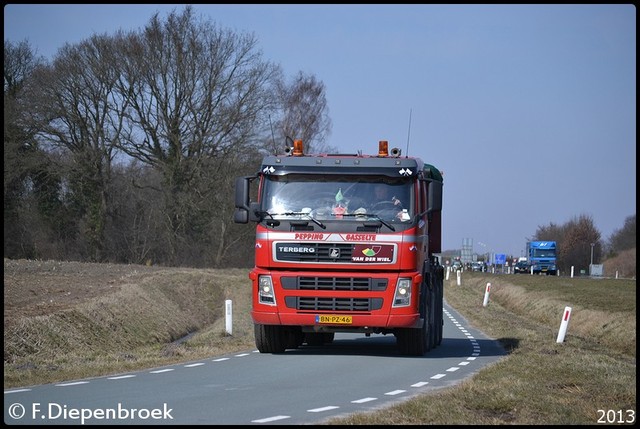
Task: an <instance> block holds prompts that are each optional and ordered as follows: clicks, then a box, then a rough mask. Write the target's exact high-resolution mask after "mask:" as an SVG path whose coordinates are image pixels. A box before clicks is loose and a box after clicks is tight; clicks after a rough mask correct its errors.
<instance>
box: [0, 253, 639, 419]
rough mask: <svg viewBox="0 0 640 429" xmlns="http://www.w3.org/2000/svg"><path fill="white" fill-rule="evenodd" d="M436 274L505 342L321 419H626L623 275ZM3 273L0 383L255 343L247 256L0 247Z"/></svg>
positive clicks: (628, 294) (631, 365)
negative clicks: (103, 257) (410, 391)
mask: <svg viewBox="0 0 640 429" xmlns="http://www.w3.org/2000/svg"><path fill="white" fill-rule="evenodd" d="M445 283H446V284H445V299H446V300H447V302H448V303H449V304H450V305H451V306H453V307H454V308H455V309H456V310H458V311H459V312H460V313H461V314H463V315H464V316H465V318H467V320H468V321H469V323H471V324H472V325H473V326H474V327H476V328H478V329H480V330H482V331H483V332H485V333H486V334H487V335H489V336H491V337H493V338H496V339H499V341H501V342H502V344H503V345H504V346H505V347H506V348H507V350H508V351H509V355H508V356H507V357H506V358H504V359H503V360H501V361H499V362H498V363H496V364H494V365H493V366H491V367H489V368H485V369H483V370H482V371H480V372H479V373H478V374H476V375H475V376H474V377H473V378H472V379H469V380H467V381H465V382H463V383H461V384H459V385H457V386H454V387H451V388H448V389H445V390H444V391H439V392H438V393H437V394H432V395H426V396H421V397H416V398H414V399H411V400H409V401H406V402H404V403H401V404H398V405H395V406H393V407H390V408H388V409H384V410H380V411H377V412H374V413H368V414H362V415H353V416H350V417H347V418H345V419H339V420H334V421H330V422H326V424H367V425H368V424H442V425H446V424H601V423H606V424H608V423H631V419H633V422H635V410H636V387H635V383H636V368H635V362H636V282H635V280H609V279H597V280H596V279H589V278H574V279H570V278H565V277H545V276H529V275H492V274H485V273H469V272H465V273H463V275H462V282H461V285H457V284H456V281H455V276H453V277H452V278H451V279H450V280H448V281H446V282H445ZM487 283H491V294H490V299H489V303H488V305H487V306H486V307H484V306H483V305H482V302H483V298H484V291H485V288H486V284H487ZM4 284H5V287H4V290H5V291H4V302H5V307H4V346H5V349H4V352H5V353H4V357H5V359H4V387H5V389H8V388H11V387H18V386H28V385H33V384H40V383H48V382H55V381H62V380H70V379H78V378H84V377H92V376H99V375H105V374H111V373H119V372H123V371H130V370H135V369H140V368H147V367H152V366H158V365H164V364H169V363H176V362H183V361H190V360H195V359H200V358H203V357H210V356H215V355H220V354H225V353H230V352H235V351H245V350H250V349H253V348H254V347H255V346H254V342H253V326H252V324H251V320H250V316H249V307H250V293H251V291H250V287H249V280H248V270H240V269H238V270H201V269H188V268H163V267H147V266H134V265H113V264H84V263H76V262H58V261H25V260H20V261H13V260H7V259H5V261H4ZM227 299H230V300H232V302H233V315H234V323H233V332H232V334H231V335H229V333H228V332H226V329H225V322H224V317H223V316H224V309H225V300H227ZM566 306H570V307H572V315H571V320H570V321H569V326H568V329H567V334H566V337H565V340H564V342H562V343H556V337H557V334H558V328H559V326H560V321H561V318H562V315H563V311H564V309H565V307H566ZM630 411H632V412H633V417H630ZM607 415H608V416H609V417H607ZM611 416H614V417H615V419H617V420H616V421H609V420H611V418H612V417H611ZM603 419H604V420H603Z"/></svg>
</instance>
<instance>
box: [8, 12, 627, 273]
mask: <svg viewBox="0 0 640 429" xmlns="http://www.w3.org/2000/svg"><path fill="white" fill-rule="evenodd" d="M183 8H184V4H174V5H168V4H135V5H108V4H94V5H88V4H85V5H36V4H20V5H17V4H9V5H5V7H4V38H5V41H6V40H10V41H12V42H19V41H22V40H28V41H29V42H30V43H31V46H32V47H33V48H34V49H36V50H37V52H38V53H39V54H40V55H43V56H45V57H47V58H52V56H53V55H54V54H55V53H56V52H57V50H58V49H59V48H61V47H62V46H63V45H64V44H65V43H71V44H73V43H77V42H79V41H81V40H83V39H86V38H88V37H89V36H91V35H92V34H94V33H97V34H113V33H114V32H115V31H116V30H118V29H123V30H135V29H139V28H142V27H144V26H145V24H146V23H147V22H148V21H149V19H150V18H151V16H152V14H153V13H155V12H159V13H160V15H161V16H162V17H164V16H166V14H167V13H169V12H171V11H172V10H173V9H176V10H178V11H180V10H182V9H183ZM194 9H195V11H196V13H197V14H201V15H202V17H203V18H205V19H210V20H211V21H213V22H215V23H216V24H217V25H219V26H221V27H225V28H229V29H231V30H234V31H237V32H243V33H244V32H246V33H253V34H254V35H255V36H256V38H257V40H258V45H259V48H260V49H261V50H262V52H263V55H264V58H265V59H267V60H270V61H273V62H276V63H279V64H280V65H281V66H282V68H283V70H284V72H285V74H286V75H288V76H290V77H291V76H294V75H295V74H296V73H297V72H298V71H303V72H305V73H310V74H313V75H315V76H316V77H317V78H318V79H319V80H321V81H322V82H324V84H325V86H326V93H327V100H328V104H329V114H330V117H331V120H332V123H333V128H332V133H331V135H330V136H329V139H328V144H330V145H331V146H334V147H337V148H338V149H339V150H340V152H345V153H347V152H348V153H354V152H356V151H357V150H362V151H363V152H364V153H371V154H374V153H376V151H377V142H378V141H379V140H388V141H389V144H390V147H398V148H400V149H401V150H402V154H403V155H407V154H408V155H410V156H418V157H420V158H422V159H423V160H424V161H425V162H428V163H430V164H433V165H435V166H436V167H438V168H439V169H440V170H441V171H443V173H444V180H445V182H444V183H445V184H444V210H443V217H444V220H443V247H444V250H450V249H459V248H461V246H462V242H463V240H464V239H471V240H473V245H474V251H476V252H478V253H485V252H488V251H494V252H497V253H507V254H512V255H514V256H520V255H521V253H522V252H523V251H524V246H525V242H526V239H527V238H529V237H532V236H533V235H534V234H535V232H536V230H537V229H538V227H539V226H544V225H549V224H550V223H554V224H556V225H562V224H564V223H566V222H568V221H570V220H571V219H573V218H577V217H578V216H580V215H587V216H590V217H591V218H592V219H593V221H594V224H595V226H596V228H597V229H598V230H599V231H600V233H601V234H602V238H603V239H608V238H609V237H610V235H611V234H612V233H613V232H615V231H616V230H618V229H620V228H622V226H623V225H624V220H625V219H626V218H627V217H628V216H631V215H634V214H635V213H636V119H635V118H636V9H635V7H634V6H633V5H632V4H618V5H571V4H568V5H553V4H540V5H454V4H451V5H446V4H445V5H319V4H318V5H313V4H301V5H250V4H227V5H224V4H222V5H194ZM410 116H411V127H410V128H409V117H410ZM407 148H408V151H407ZM479 243H483V244H484V245H480V244H479ZM586 263H588V261H586Z"/></svg>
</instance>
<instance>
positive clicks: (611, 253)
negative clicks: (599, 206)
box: [527, 214, 636, 277]
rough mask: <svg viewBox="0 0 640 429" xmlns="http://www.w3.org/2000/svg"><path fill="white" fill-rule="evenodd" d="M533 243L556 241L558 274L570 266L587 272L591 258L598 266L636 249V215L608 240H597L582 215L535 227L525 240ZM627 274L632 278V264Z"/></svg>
mask: <svg viewBox="0 0 640 429" xmlns="http://www.w3.org/2000/svg"><path fill="white" fill-rule="evenodd" d="M537 240H540V241H556V252H557V259H558V263H557V266H558V269H559V270H560V272H564V273H569V272H570V271H571V267H574V268H575V269H578V270H580V269H582V270H586V272H589V271H588V268H589V264H590V263H591V258H592V256H593V263H594V264H601V263H603V262H604V260H605V259H607V258H614V257H616V256H618V255H619V254H620V253H622V252H625V251H628V250H631V249H635V248H636V215H635V214H633V215H631V216H628V217H627V218H626V219H625V221H624V225H623V226H622V227H621V228H619V229H617V230H615V231H614V232H613V233H612V234H611V236H610V237H608V239H603V238H602V237H601V234H600V231H598V229H597V228H596V227H595V225H594V222H593V219H592V218H591V216H588V215H585V214H582V215H579V216H576V217H574V218H573V219H571V220H569V221H568V222H566V223H564V224H562V225H557V224H555V223H553V222H551V223H549V224H548V225H543V226H538V229H537V230H536V233H535V235H534V236H533V237H532V238H530V239H527V241H537ZM592 245H593V246H592ZM634 259H635V258H634ZM628 271H629V270H628ZM628 275H632V276H634V277H635V262H634V266H633V270H632V273H631V271H630V272H629V274H628Z"/></svg>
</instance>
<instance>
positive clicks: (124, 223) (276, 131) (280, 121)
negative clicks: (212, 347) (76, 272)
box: [4, 6, 331, 267]
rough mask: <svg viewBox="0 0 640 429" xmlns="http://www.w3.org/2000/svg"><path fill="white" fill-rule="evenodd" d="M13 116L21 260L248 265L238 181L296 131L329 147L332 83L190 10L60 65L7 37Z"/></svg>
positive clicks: (11, 227)
mask: <svg viewBox="0 0 640 429" xmlns="http://www.w3.org/2000/svg"><path fill="white" fill-rule="evenodd" d="M4 119H5V127H4V237H5V239H4V255H5V257H10V258H29V259H66V260H81V261H96V262H117V263H147V264H161V265H172V266H193V267H221V266H248V265H250V263H252V256H253V255H248V254H247V252H248V251H249V252H250V251H251V250H252V249H253V245H252V242H253V238H254V237H253V231H251V230H250V228H245V227H242V226H236V225H235V224H234V223H233V209H234V201H233V195H234V189H233V187H234V179H235V177H237V176H242V175H250V174H254V173H255V172H256V170H257V168H258V166H259V164H260V161H261V159H262V157H263V155H264V154H265V153H273V152H274V151H275V150H276V149H277V148H278V147H279V146H282V147H284V145H285V141H286V140H285V139H286V138H287V137H290V136H295V138H299V139H303V141H304V142H305V145H306V148H305V149H306V151H326V150H328V149H330V147H328V146H327V144H326V143H325V139H326V137H327V136H328V134H329V133H330V130H331V121H330V119H329V117H328V108H327V101H326V97H325V87H324V84H323V83H322V82H321V81H319V80H318V79H317V78H316V77H315V76H314V75H309V74H305V73H302V72H298V73H297V74H296V75H295V76H294V77H293V79H286V78H285V77H284V73H283V70H282V69H281V67H280V66H278V65H276V64H275V63H273V62H271V61H268V60H266V59H265V58H263V55H262V52H261V51H260V50H259V48H258V43H257V40H256V39H255V37H254V36H253V35H251V34H245V33H237V32H234V31H231V30H228V29H225V28H221V27H219V26H217V25H216V24H215V23H213V22H211V21H207V20H204V19H202V18H200V17H197V16H196V15H195V13H194V11H193V9H192V7H191V6H186V7H185V8H184V9H183V10H182V11H175V10H174V11H173V12H172V13H170V14H168V15H167V16H166V18H161V17H160V16H159V15H158V14H155V15H153V16H152V17H151V19H150V20H149V21H148V23H147V25H146V26H145V27H144V28H142V29H140V30H138V31H128V32H125V31H118V32H117V33H115V34H113V35H93V36H91V37H89V38H87V39H86V40H83V41H81V42H79V43H77V44H66V45H65V46H63V47H62V48H61V49H60V50H59V51H58V52H57V53H56V55H55V56H54V58H53V59H52V60H51V61H47V60H45V59H43V58H41V57H38V56H37V55H36V54H35V52H34V50H33V49H32V48H31V46H30V45H29V43H28V42H27V41H22V42H17V43H14V42H11V41H7V40H5V43H4ZM280 152H282V151H281V150H280Z"/></svg>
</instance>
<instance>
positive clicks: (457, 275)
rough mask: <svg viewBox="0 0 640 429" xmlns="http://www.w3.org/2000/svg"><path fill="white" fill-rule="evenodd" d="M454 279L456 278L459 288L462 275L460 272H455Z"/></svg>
mask: <svg viewBox="0 0 640 429" xmlns="http://www.w3.org/2000/svg"><path fill="white" fill-rule="evenodd" d="M456 277H457V278H458V286H460V283H461V281H462V273H461V272H460V270H458V271H456Z"/></svg>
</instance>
